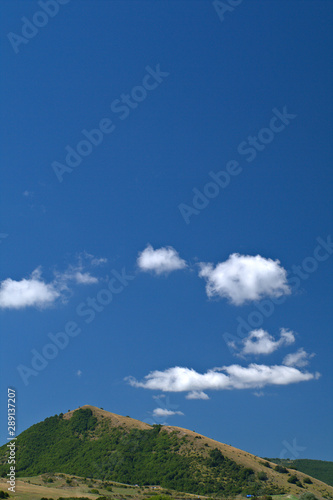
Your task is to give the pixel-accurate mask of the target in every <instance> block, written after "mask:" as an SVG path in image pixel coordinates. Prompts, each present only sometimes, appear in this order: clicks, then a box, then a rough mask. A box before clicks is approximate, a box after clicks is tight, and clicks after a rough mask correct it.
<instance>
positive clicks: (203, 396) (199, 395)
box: [185, 391, 209, 399]
mask: <svg viewBox="0 0 333 500" xmlns="http://www.w3.org/2000/svg"><path fill="white" fill-rule="evenodd" d="M185 397H186V399H209V396H208V394H206V393H205V392H203V391H192V392H189V393H188V394H187V395H186V396H185Z"/></svg>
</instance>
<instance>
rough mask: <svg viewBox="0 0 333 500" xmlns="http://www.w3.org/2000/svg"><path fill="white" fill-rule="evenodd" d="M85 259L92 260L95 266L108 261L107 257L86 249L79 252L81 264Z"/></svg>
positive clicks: (91, 262)
mask: <svg viewBox="0 0 333 500" xmlns="http://www.w3.org/2000/svg"><path fill="white" fill-rule="evenodd" d="M83 260H87V261H90V264H91V265H92V266H93V267H98V266H102V265H103V264H106V263H107V261H108V259H107V258H106V257H95V256H94V255H92V254H91V253H88V252H85V251H84V252H82V253H80V254H79V261H80V263H81V264H82V261H83Z"/></svg>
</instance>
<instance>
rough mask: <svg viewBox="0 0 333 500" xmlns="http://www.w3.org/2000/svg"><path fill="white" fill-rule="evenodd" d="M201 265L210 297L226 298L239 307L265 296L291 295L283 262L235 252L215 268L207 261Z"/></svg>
mask: <svg viewBox="0 0 333 500" xmlns="http://www.w3.org/2000/svg"><path fill="white" fill-rule="evenodd" d="M199 265H200V272H199V276H200V277H201V278H205V279H206V281H207V284H206V292H207V295H208V297H214V296H219V297H225V298H227V299H229V300H230V302H232V303H233V304H235V305H237V306H239V305H242V304H244V303H245V302H247V301H250V300H252V301H253V300H260V299H262V298H263V297H265V296H267V297H280V296H281V295H284V294H290V288H289V286H288V284H287V272H286V270H285V269H284V268H283V267H281V266H280V261H279V260H275V261H274V260H272V259H266V258H264V257H261V256H260V255H256V256H251V255H239V254H238V253H234V254H232V255H230V256H229V258H228V259H227V260H226V261H225V262H221V263H219V264H217V265H216V266H215V267H214V266H213V264H210V263H203V262H201V263H200V264H199Z"/></svg>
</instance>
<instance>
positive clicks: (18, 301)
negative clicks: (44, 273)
mask: <svg viewBox="0 0 333 500" xmlns="http://www.w3.org/2000/svg"><path fill="white" fill-rule="evenodd" d="M84 257H85V258H87V257H86V256H84ZM88 257H89V259H90V260H91V263H89V264H85V263H84V262H83V260H82V256H81V255H79V257H78V263H77V264H75V265H70V266H68V268H67V270H66V271H64V272H59V271H57V272H54V279H53V280H52V281H51V282H49V283H47V282H46V281H45V280H43V279H42V277H41V269H40V267H38V268H37V269H35V270H34V271H33V273H32V274H31V276H29V277H28V278H22V279H21V280H17V281H16V280H13V279H12V278H7V279H5V280H3V281H2V282H0V309H23V308H25V307H40V308H45V307H49V306H51V305H52V304H53V303H55V302H56V300H57V299H61V300H62V301H63V302H66V301H67V298H66V294H69V295H70V293H71V289H70V285H73V284H77V285H92V284H94V283H98V282H99V279H98V278H97V277H95V276H92V274H91V273H90V272H88V271H87V270H86V269H85V267H87V265H90V264H92V261H93V256H92V255H88ZM97 260H98V262H99V264H95V265H100V264H101V263H102V262H101V261H104V259H97Z"/></svg>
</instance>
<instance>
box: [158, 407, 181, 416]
mask: <svg viewBox="0 0 333 500" xmlns="http://www.w3.org/2000/svg"><path fill="white" fill-rule="evenodd" d="M172 415H184V413H182V412H181V411H172V410H166V409H165V408H155V410H154V411H153V417H171V416H172Z"/></svg>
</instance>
